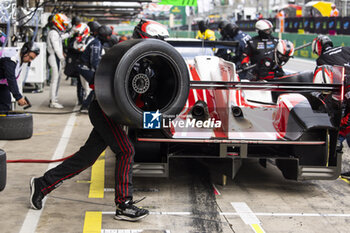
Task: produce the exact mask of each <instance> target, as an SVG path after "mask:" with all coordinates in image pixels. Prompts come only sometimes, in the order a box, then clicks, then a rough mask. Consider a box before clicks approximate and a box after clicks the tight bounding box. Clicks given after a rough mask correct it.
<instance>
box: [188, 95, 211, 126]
mask: <svg viewBox="0 0 350 233" xmlns="http://www.w3.org/2000/svg"><path fill="white" fill-rule="evenodd" d="M191 114H192V118H193V119H196V120H201V121H205V120H207V119H209V109H208V105H207V103H206V102H204V101H202V100H199V101H197V102H196V103H195V104H194V105H193V107H192V109H191Z"/></svg>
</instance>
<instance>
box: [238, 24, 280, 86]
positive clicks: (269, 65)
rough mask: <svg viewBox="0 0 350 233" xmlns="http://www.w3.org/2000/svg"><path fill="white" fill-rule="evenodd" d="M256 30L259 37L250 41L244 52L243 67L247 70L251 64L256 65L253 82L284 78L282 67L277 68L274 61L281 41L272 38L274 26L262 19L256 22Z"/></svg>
mask: <svg viewBox="0 0 350 233" xmlns="http://www.w3.org/2000/svg"><path fill="white" fill-rule="evenodd" d="M255 29H256V30H257V31H258V35H257V36H254V37H253V38H252V39H251V40H249V41H248V45H247V47H246V49H245V51H244V52H243V59H242V63H241V66H242V68H246V67H248V66H249V62H250V63H251V64H256V67H255V68H254V69H253V71H252V73H253V77H252V78H250V79H253V80H269V79H273V78H275V77H281V76H284V75H285V73H284V71H283V69H282V68H281V66H276V65H275V64H276V62H275V61H274V51H275V48H276V46H277V43H278V41H279V39H278V38H276V37H274V36H272V35H271V34H272V29H273V25H272V23H271V22H270V21H268V20H266V19H262V20H259V21H257V22H256V24H255Z"/></svg>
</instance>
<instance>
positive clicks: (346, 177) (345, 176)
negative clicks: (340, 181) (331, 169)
mask: <svg viewBox="0 0 350 233" xmlns="http://www.w3.org/2000/svg"><path fill="white" fill-rule="evenodd" d="M341 178H344V179H348V180H350V172H345V173H342V174H341Z"/></svg>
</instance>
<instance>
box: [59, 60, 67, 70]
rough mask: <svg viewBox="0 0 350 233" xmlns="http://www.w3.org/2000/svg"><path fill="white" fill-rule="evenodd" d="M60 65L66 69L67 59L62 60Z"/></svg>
mask: <svg viewBox="0 0 350 233" xmlns="http://www.w3.org/2000/svg"><path fill="white" fill-rule="evenodd" d="M60 65H61V67H62V68H64V67H66V59H61V60H60Z"/></svg>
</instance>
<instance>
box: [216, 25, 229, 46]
mask: <svg viewBox="0 0 350 233" xmlns="http://www.w3.org/2000/svg"><path fill="white" fill-rule="evenodd" d="M228 23H229V22H227V21H226V20H223V21H220V22H219V25H218V32H219V33H220V35H221V37H220V38H219V40H221V41H225V40H226V39H227V38H226V33H225V32H224V30H223V29H224V27H225V26H226V25H227V24H228Z"/></svg>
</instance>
